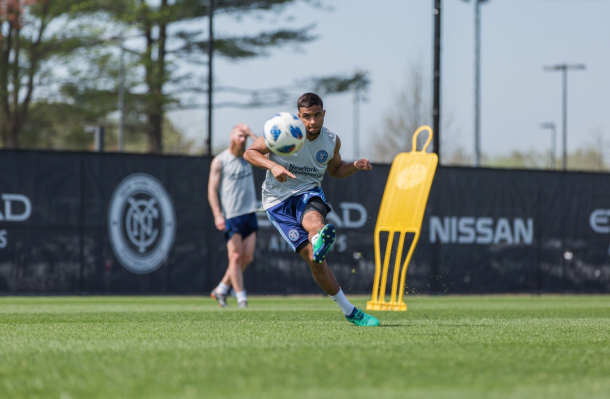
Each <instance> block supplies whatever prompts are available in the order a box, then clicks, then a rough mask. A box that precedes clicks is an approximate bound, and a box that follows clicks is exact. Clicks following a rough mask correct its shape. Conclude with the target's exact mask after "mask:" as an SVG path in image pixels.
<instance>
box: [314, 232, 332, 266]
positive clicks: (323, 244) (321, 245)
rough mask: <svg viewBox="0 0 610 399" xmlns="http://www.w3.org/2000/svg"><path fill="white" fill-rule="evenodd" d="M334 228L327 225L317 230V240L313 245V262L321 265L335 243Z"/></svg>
mask: <svg viewBox="0 0 610 399" xmlns="http://www.w3.org/2000/svg"><path fill="white" fill-rule="evenodd" d="M335 237H336V235H335V226H333V225H332V224H327V225H326V226H324V227H322V230H318V239H317V240H316V242H315V243H314V244H313V261H314V262H318V263H322V262H323V261H324V259H326V255H328V251H330V247H332V246H333V243H334V242H335Z"/></svg>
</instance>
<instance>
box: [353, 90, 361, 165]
mask: <svg viewBox="0 0 610 399" xmlns="http://www.w3.org/2000/svg"><path fill="white" fill-rule="evenodd" d="M354 159H356V161H357V160H359V159H360V90H359V89H358V88H357V89H356V90H354Z"/></svg>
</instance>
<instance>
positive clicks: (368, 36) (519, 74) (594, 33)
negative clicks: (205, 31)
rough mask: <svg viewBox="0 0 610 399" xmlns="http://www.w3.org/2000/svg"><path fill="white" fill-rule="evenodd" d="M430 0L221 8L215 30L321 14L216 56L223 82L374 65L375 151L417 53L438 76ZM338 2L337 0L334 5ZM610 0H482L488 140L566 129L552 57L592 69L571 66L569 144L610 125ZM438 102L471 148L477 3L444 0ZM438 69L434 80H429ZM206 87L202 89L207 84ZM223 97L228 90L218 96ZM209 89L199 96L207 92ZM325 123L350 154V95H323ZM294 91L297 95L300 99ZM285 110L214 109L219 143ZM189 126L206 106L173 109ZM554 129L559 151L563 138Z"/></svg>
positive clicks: (201, 127) (497, 149) (266, 80)
mask: <svg viewBox="0 0 610 399" xmlns="http://www.w3.org/2000/svg"><path fill="white" fill-rule="evenodd" d="M432 3H433V2H432V0H429V1H428V0H379V1H376V2H371V1H364V0H333V1H329V0H326V1H325V2H323V4H324V5H325V6H330V7H323V8H322V9H320V8H316V7H313V6H311V5H309V4H298V5H296V6H293V7H289V8H288V9H286V11H285V12H283V13H282V14H279V15H275V16H272V17H264V18H262V19H261V18H244V19H242V20H240V21H238V20H235V19H234V18H228V17H219V18H217V19H216V20H215V32H216V33H215V34H216V35H223V34H224V35H232V34H236V33H247V32H258V31H261V30H267V29H272V28H273V27H274V26H293V27H302V26H306V25H309V24H316V27H315V28H314V29H313V31H312V32H313V34H315V35H316V36H317V37H318V39H317V40H316V41H314V42H312V43H309V44H305V45H302V46H300V48H299V49H293V48H285V49H280V50H272V51H270V52H269V55H268V56H267V57H262V58H257V59H252V60H248V61H240V62H237V63H234V62H230V61H227V60H223V59H220V58H216V60H215V64H214V67H215V78H216V83H215V84H216V85H219V86H237V87H243V88H251V89H259V88H266V87H274V86H284V85H291V84H292V83H294V82H295V81H296V80H298V79H303V78H307V77H310V76H325V75H332V74H338V73H350V72H353V71H354V70H355V69H363V70H367V71H369V73H370V77H371V87H370V92H369V94H368V98H369V101H368V102H367V103H365V104H363V105H362V107H361V111H362V112H361V137H362V138H361V150H360V153H361V154H362V156H366V155H367V148H368V145H367V144H369V143H370V140H375V139H376V137H375V135H374V132H375V131H380V130H381V129H382V128H383V120H384V118H385V117H386V116H387V115H388V114H390V113H391V112H396V109H395V107H394V106H393V104H394V103H395V102H396V97H397V95H398V93H399V92H400V90H401V89H402V88H404V86H405V84H406V82H407V80H408V79H407V74H408V71H409V68H410V65H413V64H417V63H420V64H421V65H422V66H423V68H424V71H426V72H427V73H428V74H429V75H430V76H431V70H432V33H433V15H432ZM328 8H332V9H328ZM609 15H610V1H603V0H592V1H591V0H590V1H587V0H580V1H562V0H489V2H487V3H485V4H483V5H482V6H481V18H482V50H481V51H482V59H481V68H482V80H481V87H482V94H481V97H482V98H481V100H482V109H481V113H482V114H481V116H482V122H481V135H482V149H483V152H484V153H486V154H489V155H497V154H505V153H508V152H510V151H511V150H522V151H527V150H537V151H545V150H548V149H549V148H550V141H551V140H550V134H549V132H548V131H545V130H543V129H541V128H540V127H539V125H540V123H542V122H555V123H556V124H557V125H558V127H559V129H561V89H562V86H561V74H560V73H559V72H554V73H552V72H545V71H543V67H544V66H545V65H552V64H557V63H562V62H568V63H582V64H586V65H587V70H586V71H578V72H573V73H570V74H569V77H568V87H569V89H568V94H569V100H568V104H569V105H568V147H569V149H574V148H576V147H581V146H583V145H585V144H587V143H589V142H591V141H592V140H593V138H592V133H591V132H592V131H594V130H595V129H598V130H599V129H600V128H601V129H603V131H604V133H605V134H606V136H607V134H608V129H610V112H608V111H609V109H610V76H609V72H610V46H609V44H610V24H609V23H608V21H607V18H608V16H609ZM442 79H443V80H442V110H443V113H444V114H443V115H450V116H451V118H452V119H453V122H452V126H453V128H452V130H451V131H447V132H444V133H446V134H447V139H449V140H451V141H452V142H453V143H459V145H461V146H462V147H463V148H464V149H465V150H466V151H467V152H469V153H472V148H473V125H474V123H473V122H474V105H473V104H474V4H473V3H472V2H463V1H461V0H443V54H442ZM431 86H432V81H431V80H430V87H431ZM202 97H203V96H202ZM217 99H218V100H220V99H221V97H220V96H219V97H218V98H217ZM204 100H205V99H204V98H202V102H204ZM324 101H325V109H326V110H327V117H326V125H327V126H328V127H330V128H331V129H333V130H334V131H335V132H336V133H337V134H338V135H339V136H340V137H341V138H342V142H343V149H342V153H343V155H344V158H350V157H351V154H353V147H352V140H351V137H352V132H353V114H352V97H351V96H350V95H349V94H345V95H336V96H328V97H325V98H324ZM294 102H296V98H295V99H294ZM278 111H289V112H293V113H296V109H294V105H292V104H290V105H287V106H284V107H270V108H262V109H261V108H258V109H250V110H243V109H232V108H223V109H217V110H216V111H215V114H214V142H215V147H223V146H225V145H227V144H228V134H229V132H230V130H231V127H232V126H233V125H234V124H235V123H237V122H244V123H246V124H249V125H250V126H251V127H252V128H253V130H254V131H255V133H257V134H259V135H260V133H261V130H262V126H263V124H264V122H265V121H266V120H267V119H268V118H269V117H271V116H272V115H273V114H274V113H276V112H278ZM172 120H173V121H174V122H175V123H176V124H177V125H178V127H180V128H181V129H182V130H183V131H184V132H185V133H186V134H187V135H188V136H189V137H193V138H195V139H196V140H197V142H198V144H200V143H203V140H204V136H205V134H206V111H205V110H203V109H202V110H189V111H180V112H176V113H173V114H172ZM559 143H560V141H559V139H558V144H557V146H558V147H557V151H558V152H559V150H560V144H559Z"/></svg>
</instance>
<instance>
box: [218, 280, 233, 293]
mask: <svg viewBox="0 0 610 399" xmlns="http://www.w3.org/2000/svg"><path fill="white" fill-rule="evenodd" d="M229 288H230V287H229V286H228V285H226V284H225V283H223V282H222V281H221V282H220V284H218V287H216V292H218V293H219V294H220V295H227V292H229Z"/></svg>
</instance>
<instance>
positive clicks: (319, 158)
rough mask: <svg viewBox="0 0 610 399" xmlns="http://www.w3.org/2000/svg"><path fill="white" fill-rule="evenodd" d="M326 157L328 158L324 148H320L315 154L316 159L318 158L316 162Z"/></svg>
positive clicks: (322, 160) (324, 159)
mask: <svg viewBox="0 0 610 399" xmlns="http://www.w3.org/2000/svg"><path fill="white" fill-rule="evenodd" d="M327 158H328V153H327V152H326V151H324V150H320V151H318V153H317V154H316V159H317V160H318V162H324V161H326V159H327Z"/></svg>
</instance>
